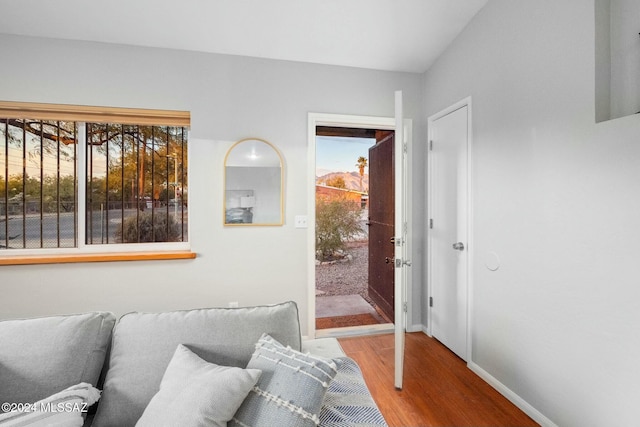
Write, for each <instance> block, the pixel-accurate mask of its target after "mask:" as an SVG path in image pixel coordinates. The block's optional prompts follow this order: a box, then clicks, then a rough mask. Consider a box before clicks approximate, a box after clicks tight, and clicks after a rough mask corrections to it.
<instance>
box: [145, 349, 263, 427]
mask: <svg viewBox="0 0 640 427" xmlns="http://www.w3.org/2000/svg"><path fill="white" fill-rule="evenodd" d="M261 373H262V372H260V371H259V370H257V369H242V368H236V367H235V366H233V367H230V366H219V365H216V364H215V363H209V362H205V361H204V360H202V359H201V358H199V357H198V356H197V355H196V354H194V353H193V352H192V351H191V350H189V349H188V348H187V347H185V346H183V345H182V344H181V345H179V346H178V348H177V349H176V352H175V353H174V355H173V358H172V359H171V362H169V366H168V367H167V370H166V371H165V373H164V376H163V377H162V382H161V383H160V391H159V392H158V393H157V394H156V395H155V396H153V398H152V399H151V402H149V405H148V406H147V408H146V409H145V410H144V413H143V414H142V417H141V418H140V419H139V420H138V423H137V424H136V427H158V426H162V425H164V426H174V425H175V426H180V427H200V426H208V427H227V422H228V421H229V420H230V419H231V417H233V414H235V413H236V411H237V410H238V408H239V407H240V405H241V404H242V402H243V401H244V399H245V398H246V397H247V394H249V391H250V390H251V388H252V387H253V386H254V385H255V384H256V382H257V381H258V378H260V374H261Z"/></svg>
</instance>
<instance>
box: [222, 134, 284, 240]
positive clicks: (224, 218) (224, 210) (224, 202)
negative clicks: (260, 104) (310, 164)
mask: <svg viewBox="0 0 640 427" xmlns="http://www.w3.org/2000/svg"><path fill="white" fill-rule="evenodd" d="M248 141H258V142H261V143H263V144H265V145H266V146H267V147H269V148H271V149H272V150H273V152H274V153H275V154H276V155H277V156H278V160H279V161H280V186H279V191H280V203H279V207H280V219H279V221H275V222H266V223H265V222H258V223H253V222H251V223H242V222H239V223H235V222H234V223H230V222H227V200H228V197H227V196H228V194H227V193H228V192H230V191H240V192H241V191H245V190H227V179H228V177H227V167H228V166H227V163H228V160H229V156H230V155H231V153H232V152H233V150H234V149H235V148H237V147H238V146H239V145H241V144H243V143H246V142H248ZM248 167H250V166H248ZM257 167H259V166H257ZM246 191H247V192H248V191H252V190H246ZM247 196H250V197H252V196H253V194H247ZM222 224H223V225H224V226H225V227H251V226H253V227H255V226H282V225H284V160H283V158H282V155H281V154H280V151H279V150H278V149H277V148H276V146H275V145H273V144H272V143H270V142H269V141H266V140H264V139H262V138H244V139H241V140H239V141H236V142H234V143H233V145H232V146H231V147H229V149H228V150H227V154H226V155H225V156H224V180H223V200H222Z"/></svg>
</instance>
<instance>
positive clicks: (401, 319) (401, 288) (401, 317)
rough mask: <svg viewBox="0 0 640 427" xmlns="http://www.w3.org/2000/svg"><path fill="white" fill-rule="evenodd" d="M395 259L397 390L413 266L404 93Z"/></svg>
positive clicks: (398, 132) (398, 112)
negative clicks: (409, 253) (409, 239)
mask: <svg viewBox="0 0 640 427" xmlns="http://www.w3.org/2000/svg"><path fill="white" fill-rule="evenodd" d="M395 116H396V117H395V118H396V129H395V147H394V160H395V161H394V167H395V178H396V179H395V227H394V228H395V237H394V244H395V259H394V267H395V268H394V270H395V271H394V282H395V293H394V305H395V316H394V317H395V321H394V324H395V346H394V347H395V381H394V382H395V387H396V388H397V389H401V388H402V371H403V367H404V331H405V317H406V309H407V306H406V295H407V292H406V283H407V270H408V268H407V267H408V266H410V265H411V262H410V261H409V260H408V259H407V224H408V223H407V216H406V214H407V209H406V206H407V197H406V196H407V140H406V138H405V129H404V116H403V112H402V91H396V93H395Z"/></svg>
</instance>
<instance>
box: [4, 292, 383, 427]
mask: <svg viewBox="0 0 640 427" xmlns="http://www.w3.org/2000/svg"><path fill="white" fill-rule="evenodd" d="M265 336H266V337H268V338H270V339H271V338H272V339H273V342H274V343H275V345H280V344H282V352H283V353H284V352H291V353H295V354H298V351H300V354H301V355H304V354H306V357H312V358H316V359H314V360H320V361H325V360H326V361H327V363H330V364H331V366H332V367H333V368H335V372H334V373H332V374H331V375H332V380H331V381H330V382H326V383H325V384H324V387H325V388H326V391H323V392H322V393H321V394H322V396H321V402H320V403H319V405H320V406H319V407H320V408H321V409H320V411H319V414H318V416H319V418H314V420H313V421H315V422H314V423H311V424H309V420H307V419H306V415H305V419H304V420H302V421H300V422H299V423H298V422H295V423H294V422H291V423H289V422H288V421H287V422H286V424H290V425H292V426H293V425H300V426H303V425H304V426H306V425H314V424H316V423H317V422H318V421H319V424H320V425H322V426H377V425H386V424H385V421H384V418H383V417H382V415H381V413H380V412H379V410H378V408H377V406H376V404H375V402H374V401H373V399H372V398H371V395H370V393H369V390H368V389H367V386H366V384H365V382H364V379H363V378H362V374H361V372H360V369H359V367H358V365H357V364H356V363H355V362H354V361H353V360H351V359H349V358H348V357H346V356H345V355H344V353H343V352H342V349H341V348H340V346H339V343H338V342H337V341H336V340H334V339H320V340H310V341H305V342H303V341H302V340H301V336H300V325H299V319H298V310H297V307H296V305H295V303H293V302H286V303H282V304H277V305H270V306H259V307H245V308H210V309H196V310H188V311H173V312H164V313H137V312H135V313H129V314H126V315H124V316H122V317H121V318H120V319H119V320H118V321H117V322H116V319H115V317H114V315H113V314H111V313H108V312H93V313H85V314H78V315H69V316H54V317H46V318H36V319H22V320H5V321H1V322H0V402H10V403H14V404H20V403H27V402H36V401H40V400H42V399H45V398H47V397H48V396H51V395H55V393H58V392H60V391H61V390H63V389H66V388H68V387H72V386H74V385H77V384H79V383H86V384H87V386H88V385H89V384H90V385H93V386H96V387H98V388H99V389H101V390H102V395H101V397H100V400H99V402H98V403H97V405H94V406H93V407H92V408H91V409H90V411H89V416H88V417H87V419H86V421H85V422H84V425H85V426H88V425H91V426H95V427H111V426H113V427H127V426H134V425H135V424H136V422H137V421H138V419H140V417H141V416H142V414H143V412H144V411H145V408H146V407H147V405H148V404H149V402H150V401H151V400H152V398H154V395H156V393H158V391H159V388H160V384H161V381H162V380H163V375H164V374H165V371H166V370H167V366H168V365H169V364H170V362H171V361H172V357H174V353H175V352H176V348H177V347H178V346H179V345H181V344H182V345H184V346H186V347H188V349H189V350H190V351H191V352H193V353H194V354H195V355H197V357H199V358H200V359H202V360H204V361H206V362H209V363H212V364H215V365H219V366H223V367H237V368H245V367H247V365H250V366H249V367H251V364H252V363H254V364H255V363H257V362H259V361H257V362H256V360H255V359H256V357H257V356H256V352H257V351H258V350H256V348H257V347H256V343H257V342H258V340H260V339H263V338H264V337H265ZM261 337H263V338H261ZM277 348H280V347H277ZM285 348H286V349H285ZM299 357H300V358H304V357H305V356H299ZM277 363H279V361H276V364H277ZM215 365H214V366H215ZM312 365H313V366H314V367H315V365H316V363H315V362H314V363H313V364H312ZM256 366H258V365H256ZM333 368H332V369H333ZM299 370H300V368H298V370H297V371H299ZM297 371H296V372H295V373H297ZM264 375H265V374H264V373H263V376H264ZM309 376H310V375H307V376H306V377H304V378H302V380H305V379H307V378H308V377H309ZM292 378H293V379H292V380H291V381H294V383H295V384H296V385H297V386H300V384H302V383H301V382H300V381H301V380H298V379H296V377H292ZM298 378H301V377H298ZM294 383H291V384H294ZM88 387H89V386H88ZM298 394H299V395H305V394H306V393H298ZM293 400H295V397H294V398H293ZM293 400H291V402H293ZM286 402H289V400H287V401H286ZM246 404H247V401H246V400H245V403H244V405H245V406H246ZM262 404H263V405H265V408H262V409H261V410H265V409H268V410H272V411H275V410H276V409H277V410H278V411H279V410H280V403H278V404H277V405H275V406H274V405H272V404H271V403H270V402H269V399H267V401H266V403H265V402H262V403H261V405H262ZM96 406H97V410H96ZM276 406H277V408H276ZM285 406H286V405H285ZM15 408H16V406H15V405H14V409H15ZM242 408H243V407H241V409H242ZM239 411H240V410H239ZM250 411H253V409H250ZM245 412H246V410H245ZM5 415H6V414H5ZM254 415H255V414H254ZM234 419H235V418H234ZM236 422H237V423H240V421H238V420H236ZM259 424H260V422H258V421H256V425H259ZM7 425H13V424H7ZM16 425H18V424H16ZM44 425H46V424H44ZM238 425H241V423H240V424H238ZM2 426H3V421H2V418H1V417H0V427H2Z"/></svg>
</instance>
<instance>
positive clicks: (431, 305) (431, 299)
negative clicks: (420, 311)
mask: <svg viewBox="0 0 640 427" xmlns="http://www.w3.org/2000/svg"><path fill="white" fill-rule="evenodd" d="M429 307H433V297H429Z"/></svg>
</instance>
